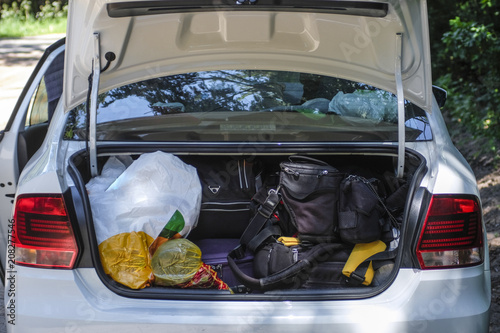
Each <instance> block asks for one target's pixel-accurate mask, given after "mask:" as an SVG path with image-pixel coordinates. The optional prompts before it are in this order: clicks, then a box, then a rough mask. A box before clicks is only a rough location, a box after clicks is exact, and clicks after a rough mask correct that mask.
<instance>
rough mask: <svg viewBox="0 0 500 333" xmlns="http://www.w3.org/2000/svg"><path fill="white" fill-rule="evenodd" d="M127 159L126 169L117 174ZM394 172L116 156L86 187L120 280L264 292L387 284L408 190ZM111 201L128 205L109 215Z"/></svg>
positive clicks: (306, 161) (109, 266)
mask: <svg viewBox="0 0 500 333" xmlns="http://www.w3.org/2000/svg"><path fill="white" fill-rule="evenodd" d="M141 160H144V161H146V163H145V165H147V166H148V167H145V166H141V165H140V163H141ZM120 161H121V162H120ZM118 162H120V163H122V164H123V166H122V167H121V169H120V171H113V172H110V171H109V170H107V166H109V165H111V164H114V165H115V166H116V165H119V164H120V163H118ZM151 165H155V166H154V168H153V169H151ZM143 168H145V169H143ZM354 169H356V168H354ZM151 170H156V171H154V172H153V171H151ZM173 170H174V171H173ZM110 174H112V175H111V176H110ZM117 174H119V175H118V176H117ZM124 175H125V176H124ZM144 175H147V178H148V180H145V178H144V177H145V176H144ZM106 176H108V177H109V179H105V180H103V178H105V177H106ZM384 177H386V178H384V179H379V178H374V177H365V175H363V174H362V172H353V170H343V171H339V170H338V169H337V168H335V167H333V166H331V165H329V164H328V163H326V162H324V161H321V160H318V159H314V158H311V157H307V156H290V157H289V158H288V160H286V161H281V163H279V165H276V167H275V168H268V166H267V165H266V166H264V165H263V164H262V163H260V161H258V160H257V159H245V158H231V157H220V156H217V157H213V158H212V160H209V158H208V157H207V156H184V157H182V160H181V159H179V158H178V157H176V156H173V155H171V154H167V153H162V152H156V153H152V154H143V155H141V156H140V157H139V158H138V159H137V160H135V161H133V162H131V161H127V162H126V163H124V162H123V158H121V160H120V159H117V158H114V157H112V158H110V159H109V160H108V163H106V165H105V166H104V169H103V172H102V175H101V176H99V177H96V178H94V179H92V180H91V181H90V182H89V183H88V184H87V190H88V192H89V198H90V202H91V207H92V213H93V215H94V216H93V220H94V225H95V229H96V234H97V238H98V241H99V250H100V257H101V262H102V264H103V268H104V270H105V272H106V274H108V275H109V276H111V277H112V278H113V279H114V280H115V281H117V282H119V283H121V284H123V285H125V286H127V287H129V288H132V289H140V288H144V287H148V286H161V287H174V288H194V287H196V288H215V289H219V290H230V291H231V292H233V293H241V292H243V293H248V292H257V293H258V292H266V291H272V290H280V289H317V288H344V287H362V286H369V285H378V284H379V283H380V281H382V280H383V278H384V276H385V277H387V275H388V274H390V272H391V269H390V267H393V266H394V258H395V254H396V251H397V247H398V242H399V231H400V228H401V215H402V211H403V205H404V202H405V198H406V191H407V184H406V182H405V181H401V180H395V179H393V178H394V177H392V178H391V176H388V175H384ZM113 179H114V180H113ZM96 184H97V185H96ZM131 184H136V185H137V186H136V187H138V188H140V189H136V188H134V187H133V186H132V185H131ZM145 184H148V185H145ZM394 184H396V185H395V186H394ZM389 185H390V186H389ZM144 186H146V187H144ZM391 186H392V187H391ZM152 188H154V189H153V190H151V189H152ZM387 188H390V189H389V191H388V190H387ZM146 190H147V191H146ZM146 192H147V193H146ZM125 195H130V196H131V197H130V198H129V197H125ZM151 195H152V196H153V198H150V196H151ZM137 196H142V197H141V199H140V200H139V199H137ZM132 197H134V198H132ZM401 197H402V198H403V199H401ZM113 200H125V201H119V202H121V203H124V205H122V206H126V207H122V210H120V209H118V208H114V209H108V210H103V208H104V205H106V204H110V202H111V201H113ZM134 203H135V204H136V205H134ZM151 205H155V206H156V205H160V206H161V207H154V208H152V209H151V210H149V209H148V208H151ZM118 206H120V205H118ZM166 207H167V208H166ZM103 212H105V213H103ZM122 218H123V219H122ZM111 221H112V222H111ZM132 248H133V249H135V250H134V251H128V252H127V253H123V252H124V250H123V249H128V250H130V249H132ZM132 252H133V253H134V255H132V254H131V253H132ZM387 267H389V269H387ZM381 268H386V269H381Z"/></svg>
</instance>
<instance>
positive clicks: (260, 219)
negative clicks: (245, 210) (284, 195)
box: [229, 188, 281, 259]
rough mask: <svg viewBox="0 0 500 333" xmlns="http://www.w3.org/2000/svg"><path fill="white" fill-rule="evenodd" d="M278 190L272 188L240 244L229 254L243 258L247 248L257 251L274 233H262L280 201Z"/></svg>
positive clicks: (272, 230) (270, 230)
mask: <svg viewBox="0 0 500 333" xmlns="http://www.w3.org/2000/svg"><path fill="white" fill-rule="evenodd" d="M278 191H279V188H278V189H277V190H274V189H271V190H270V191H269V193H268V196H267V198H266V200H265V201H264V203H262V205H260V207H259V208H258V210H257V214H255V215H254V217H253V218H252V220H251V221H250V223H249V224H248V226H247V227H246V229H245V231H243V234H242V235H241V238H240V243H239V245H238V246H237V247H236V248H234V249H233V250H232V251H231V252H230V253H229V256H231V257H233V258H236V259H241V258H243V257H244V256H245V252H246V250H247V248H248V249H250V250H252V251H255V249H257V247H259V245H260V244H262V242H264V240H265V239H266V238H267V237H268V236H271V235H273V234H269V235H267V236H266V235H265V233H261V230H263V228H264V226H265V225H266V222H267V221H269V220H270V219H271V216H272V214H273V212H274V210H275V209H276V207H277V206H278V204H279V203H280V200H281V198H280V196H279V194H278ZM264 230H265V229H264ZM264 230H263V231H264ZM274 231H275V229H269V230H268V231H266V232H274ZM259 233H260V234H259Z"/></svg>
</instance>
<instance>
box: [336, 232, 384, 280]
mask: <svg viewBox="0 0 500 333" xmlns="http://www.w3.org/2000/svg"><path fill="white" fill-rule="evenodd" d="M386 247H387V246H386V245H385V243H384V242H382V241H380V240H378V241H375V242H371V243H363V244H356V245H355V246H354V249H353V250H352V252H351V254H350V255H349V259H347V262H346V263H345V265H344V269H342V274H344V275H345V276H347V277H351V274H352V272H354V271H355V270H356V268H358V266H359V265H361V263H363V262H364V261H365V260H366V259H368V258H370V257H371V256H372V255H374V254H376V253H379V252H382V251H384V250H385V248H386ZM374 274H375V272H374V270H373V266H372V262H371V261H370V264H369V266H368V269H367V270H366V273H365V276H364V278H365V280H364V281H363V284H364V285H365V286H368V285H370V283H372V280H373V276H374Z"/></svg>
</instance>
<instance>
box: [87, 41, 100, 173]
mask: <svg viewBox="0 0 500 333" xmlns="http://www.w3.org/2000/svg"><path fill="white" fill-rule="evenodd" d="M100 74H101V52H100V48H99V33H97V32H96V33H94V57H93V59H92V90H91V92H90V116H89V137H88V139H89V155H90V174H91V175H92V177H95V176H98V175H99V171H98V168H97V143H96V140H97V133H96V124H97V98H98V97H99V77H100Z"/></svg>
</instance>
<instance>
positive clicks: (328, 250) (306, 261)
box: [227, 243, 344, 291]
mask: <svg viewBox="0 0 500 333" xmlns="http://www.w3.org/2000/svg"><path fill="white" fill-rule="evenodd" d="M343 248H344V247H343V246H342V244H339V243H326V244H323V243H322V244H318V245H315V246H314V247H312V248H311V249H310V250H309V251H308V252H307V254H306V255H305V256H304V257H303V258H301V259H300V260H299V261H297V262H295V263H293V264H292V265H290V266H288V267H287V268H285V269H283V270H281V271H279V272H276V273H274V274H271V275H269V276H266V277H263V278H260V279H256V278H254V277H251V276H249V275H247V274H245V273H243V271H241V269H240V268H239V267H238V265H236V262H235V261H234V260H233V258H232V256H231V255H228V257H227V262H228V265H229V268H231V271H233V273H234V275H235V276H236V278H237V279H238V281H240V282H241V283H243V284H244V285H245V286H247V287H249V288H252V289H257V290H262V291H266V290H271V289H276V288H280V287H281V288H282V287H283V286H286V285H290V284H293V283H295V282H299V281H301V280H302V279H303V278H304V277H306V276H308V275H309V272H310V271H311V267H313V265H314V264H315V263H317V262H321V261H324V260H326V259H327V255H328V254H332V253H333V252H334V251H337V250H339V249H343ZM302 272H304V276H302ZM299 274H300V276H299Z"/></svg>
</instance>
